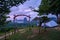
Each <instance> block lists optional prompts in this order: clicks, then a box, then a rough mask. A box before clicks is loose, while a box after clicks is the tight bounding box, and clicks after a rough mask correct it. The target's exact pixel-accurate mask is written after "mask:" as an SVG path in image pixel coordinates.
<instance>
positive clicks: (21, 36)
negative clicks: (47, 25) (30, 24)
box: [8, 28, 60, 40]
mask: <svg viewBox="0 0 60 40" xmlns="http://www.w3.org/2000/svg"><path fill="white" fill-rule="evenodd" d="M32 29H33V30H32ZM32 29H30V31H28V28H25V30H23V31H24V32H22V33H21V31H20V32H18V33H16V34H15V35H12V36H10V38H8V40H60V31H57V30H55V29H50V30H48V29H47V30H48V31H45V32H42V33H40V34H39V33H38V28H32Z"/></svg>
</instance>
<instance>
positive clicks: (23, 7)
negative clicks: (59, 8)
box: [7, 0, 41, 20]
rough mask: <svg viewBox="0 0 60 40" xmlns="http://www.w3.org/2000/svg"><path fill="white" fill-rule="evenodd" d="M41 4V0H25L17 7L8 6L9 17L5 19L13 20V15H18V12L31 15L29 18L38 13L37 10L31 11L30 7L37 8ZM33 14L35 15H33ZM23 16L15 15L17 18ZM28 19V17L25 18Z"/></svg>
mask: <svg viewBox="0 0 60 40" xmlns="http://www.w3.org/2000/svg"><path fill="white" fill-rule="evenodd" d="M40 4H41V0H27V1H26V2H25V3H24V4H19V5H18V6H17V7H16V6H13V7H11V8H10V11H11V12H10V13H9V15H10V17H11V18H9V19H7V20H13V15H19V14H26V15H31V20H32V19H33V18H34V17H36V16H37V15H38V13H37V12H33V11H32V10H31V8H29V7H33V8H34V9H38V7H39V5H40ZM34 15H35V16H34ZM23 18H24V17H21V16H20V17H17V19H23ZM27 20H28V19H27Z"/></svg>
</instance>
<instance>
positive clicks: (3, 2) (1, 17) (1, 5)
mask: <svg viewBox="0 0 60 40" xmlns="http://www.w3.org/2000/svg"><path fill="white" fill-rule="evenodd" d="M25 1H26V0H0V26H2V25H4V24H5V23H6V18H7V17H6V14H8V13H9V12H10V11H9V8H10V7H12V6H17V5H18V4H19V3H24V2H25Z"/></svg>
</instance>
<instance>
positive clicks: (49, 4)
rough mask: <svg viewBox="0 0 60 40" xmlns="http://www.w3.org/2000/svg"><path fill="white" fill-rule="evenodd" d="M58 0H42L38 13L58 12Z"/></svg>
mask: <svg viewBox="0 0 60 40" xmlns="http://www.w3.org/2000/svg"><path fill="white" fill-rule="evenodd" d="M59 5H60V0H55V1H54V0H42V3H41V5H40V6H39V13H40V14H42V13H46V14H47V13H55V14H56V15H57V14H58V13H60V6H59Z"/></svg>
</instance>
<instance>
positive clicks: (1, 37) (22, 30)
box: [0, 29, 25, 39]
mask: <svg viewBox="0 0 60 40" xmlns="http://www.w3.org/2000/svg"><path fill="white" fill-rule="evenodd" d="M16 32H17V31H16ZM19 32H20V33H24V32H25V30H24V29H20V30H19ZM13 33H14V32H13ZM9 35H12V32H10V33H7V34H6V35H3V36H0V39H3V38H5V36H6V37H8V36H9Z"/></svg>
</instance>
